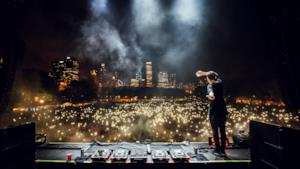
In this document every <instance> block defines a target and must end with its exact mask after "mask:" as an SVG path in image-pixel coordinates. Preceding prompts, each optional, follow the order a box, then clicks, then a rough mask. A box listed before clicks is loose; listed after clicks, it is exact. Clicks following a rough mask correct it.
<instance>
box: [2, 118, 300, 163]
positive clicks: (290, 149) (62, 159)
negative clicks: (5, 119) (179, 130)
mask: <svg viewBox="0 0 300 169" xmlns="http://www.w3.org/2000/svg"><path fill="white" fill-rule="evenodd" d="M37 140H38V139H37V135H35V124H34V123H31V124H25V125H20V126H16V127H10V128H6V129H0V166H1V169H19V168H37V169H55V168H59V169H69V168H70V169H79V168H84V169H86V168H87V169H89V168H139V169H140V168H162V167H163V168H165V169H166V168H198V169H199V168H210V169H212V168H215V169H219V168H230V169H241V168H243V169H245V168H265V169H274V168H278V169H281V168H282V169H283V168H294V166H297V165H298V161H299V156H297V155H295V154H297V153H299V152H300V147H299V146H295V145H298V143H299V142H300V130H297V129H291V128H287V127H283V126H279V125H274V124H266V123H262V122H258V121H251V122H250V148H249V147H248V148H247V147H244V146H241V145H244V144H241V145H240V146H239V145H235V144H228V147H227V148H226V153H227V156H226V157H222V156H219V155H215V154H214V153H213V148H212V146H211V145H210V144H209V142H188V141H184V142H176V143H172V142H149V141H148V142H143V143H140V142H119V143H103V142H98V141H94V142H90V143H86V142H85V143H74V142H39V141H37ZM236 140H240V141H242V140H241V139H239V137H237V138H236ZM240 143H243V142H240ZM250 152H251V153H250ZM250 159H251V160H250Z"/></svg>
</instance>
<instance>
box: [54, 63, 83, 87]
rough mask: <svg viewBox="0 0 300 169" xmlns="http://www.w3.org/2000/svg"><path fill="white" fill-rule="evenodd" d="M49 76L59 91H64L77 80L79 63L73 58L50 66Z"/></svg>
mask: <svg viewBox="0 0 300 169" xmlns="http://www.w3.org/2000/svg"><path fill="white" fill-rule="evenodd" d="M49 76H50V77H51V78H53V79H54V80H55V81H56V83H57V84H58V88H59V89H60V90H64V89H65V88H66V87H67V86H68V85H69V84H70V83H71V82H72V81H78V80H79V61H78V60H77V59H75V58H73V57H66V58H65V59H64V60H60V61H56V62H53V63H52V64H51V70H50V72H49Z"/></svg>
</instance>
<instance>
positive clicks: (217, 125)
mask: <svg viewBox="0 0 300 169" xmlns="http://www.w3.org/2000/svg"><path fill="white" fill-rule="evenodd" d="M209 120H210V124H211V128H212V131H213V137H214V140H215V145H216V148H215V149H216V151H220V152H224V149H225V144H226V132H225V124H226V118H225V119H214V118H213V117H210V118H209ZM219 130H220V135H221V144H220V141H219V139H220V137H219Z"/></svg>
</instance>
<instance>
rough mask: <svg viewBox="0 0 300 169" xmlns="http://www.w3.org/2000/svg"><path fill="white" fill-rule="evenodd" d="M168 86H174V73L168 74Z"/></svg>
mask: <svg viewBox="0 0 300 169" xmlns="http://www.w3.org/2000/svg"><path fill="white" fill-rule="evenodd" d="M169 86H170V88H176V73H171V74H170V75H169Z"/></svg>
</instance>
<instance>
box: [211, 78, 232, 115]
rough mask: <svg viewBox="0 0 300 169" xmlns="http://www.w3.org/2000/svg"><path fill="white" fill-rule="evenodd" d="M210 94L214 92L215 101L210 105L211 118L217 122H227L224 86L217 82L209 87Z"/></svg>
mask: <svg viewBox="0 0 300 169" xmlns="http://www.w3.org/2000/svg"><path fill="white" fill-rule="evenodd" d="M207 91H208V93H209V92H211V91H213V93H214V96H215V99H214V100H211V101H210V103H209V113H210V116H211V117H212V118H213V119H215V120H225V118H226V115H227V111H226V106H225V102H224V96H223V84H222V82H221V81H220V82H217V83H213V84H209V85H208V86H207Z"/></svg>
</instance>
